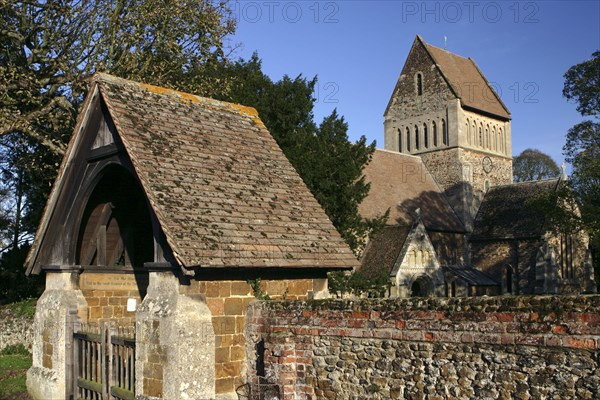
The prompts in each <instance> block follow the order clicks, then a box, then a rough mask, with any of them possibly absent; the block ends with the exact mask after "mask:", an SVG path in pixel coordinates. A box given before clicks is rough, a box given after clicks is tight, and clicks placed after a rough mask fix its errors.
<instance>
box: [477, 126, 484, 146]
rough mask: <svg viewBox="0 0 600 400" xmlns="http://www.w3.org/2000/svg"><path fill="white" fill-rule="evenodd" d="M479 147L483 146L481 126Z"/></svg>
mask: <svg viewBox="0 0 600 400" xmlns="http://www.w3.org/2000/svg"><path fill="white" fill-rule="evenodd" d="M478 145H479V147H483V132H482V129H481V126H480V127H479V143H478Z"/></svg>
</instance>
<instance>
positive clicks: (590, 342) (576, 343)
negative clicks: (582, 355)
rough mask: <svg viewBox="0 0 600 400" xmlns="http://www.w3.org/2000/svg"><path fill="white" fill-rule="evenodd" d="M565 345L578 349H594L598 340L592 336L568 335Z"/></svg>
mask: <svg viewBox="0 0 600 400" xmlns="http://www.w3.org/2000/svg"><path fill="white" fill-rule="evenodd" d="M565 345H566V346H567V347H574V348H577V349H594V348H596V341H595V340H594V339H592V338H578V337H568V338H566V340H565Z"/></svg>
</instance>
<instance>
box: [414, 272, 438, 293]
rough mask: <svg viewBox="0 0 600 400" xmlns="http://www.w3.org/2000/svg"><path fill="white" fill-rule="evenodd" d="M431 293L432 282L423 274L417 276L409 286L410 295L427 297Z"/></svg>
mask: <svg viewBox="0 0 600 400" xmlns="http://www.w3.org/2000/svg"><path fill="white" fill-rule="evenodd" d="M432 293H433V284H432V282H431V279H429V277H427V276H425V275H421V276H419V277H418V278H417V279H415V280H414V281H413V283H412V285H411V286H410V296H411V297H427V296H431V295H432Z"/></svg>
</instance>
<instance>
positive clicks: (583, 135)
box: [563, 51, 600, 289]
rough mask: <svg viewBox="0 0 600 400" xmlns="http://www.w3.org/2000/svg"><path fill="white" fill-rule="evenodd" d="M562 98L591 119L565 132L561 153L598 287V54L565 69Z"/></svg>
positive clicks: (599, 102) (595, 53)
mask: <svg viewBox="0 0 600 400" xmlns="http://www.w3.org/2000/svg"><path fill="white" fill-rule="evenodd" d="M563 96H564V97H566V98H567V100H569V101H574V102H576V103H577V111H579V113H580V114H581V115H582V116H584V117H592V119H591V120H585V121H583V122H580V123H578V124H577V125H575V126H574V127H572V128H571V129H569V132H568V133H567V140H566V143H565V145H564V147H563V154H564V155H565V157H566V161H567V162H569V163H571V165H572V166H573V173H572V175H571V179H570V184H571V187H572V189H573V192H574V193H575V195H576V197H577V201H578V204H579V206H580V209H581V216H582V218H581V220H582V223H583V225H584V226H585V227H586V229H587V231H588V232H589V233H590V236H591V239H592V253H593V256H594V264H595V267H596V279H597V282H599V284H600V279H598V277H600V51H596V52H594V53H593V54H592V58H591V59H589V60H587V61H584V62H582V63H580V64H577V65H574V66H572V67H571V68H569V70H568V71H567V72H566V73H565V85H564V88H563ZM599 289H600V287H599Z"/></svg>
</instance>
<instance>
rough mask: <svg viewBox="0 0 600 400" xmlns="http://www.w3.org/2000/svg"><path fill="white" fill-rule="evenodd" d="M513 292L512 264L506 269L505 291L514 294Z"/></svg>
mask: <svg viewBox="0 0 600 400" xmlns="http://www.w3.org/2000/svg"><path fill="white" fill-rule="evenodd" d="M512 292H513V271H512V268H511V266H510V265H509V266H507V267H506V269H505V271H504V293H506V294H512Z"/></svg>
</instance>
